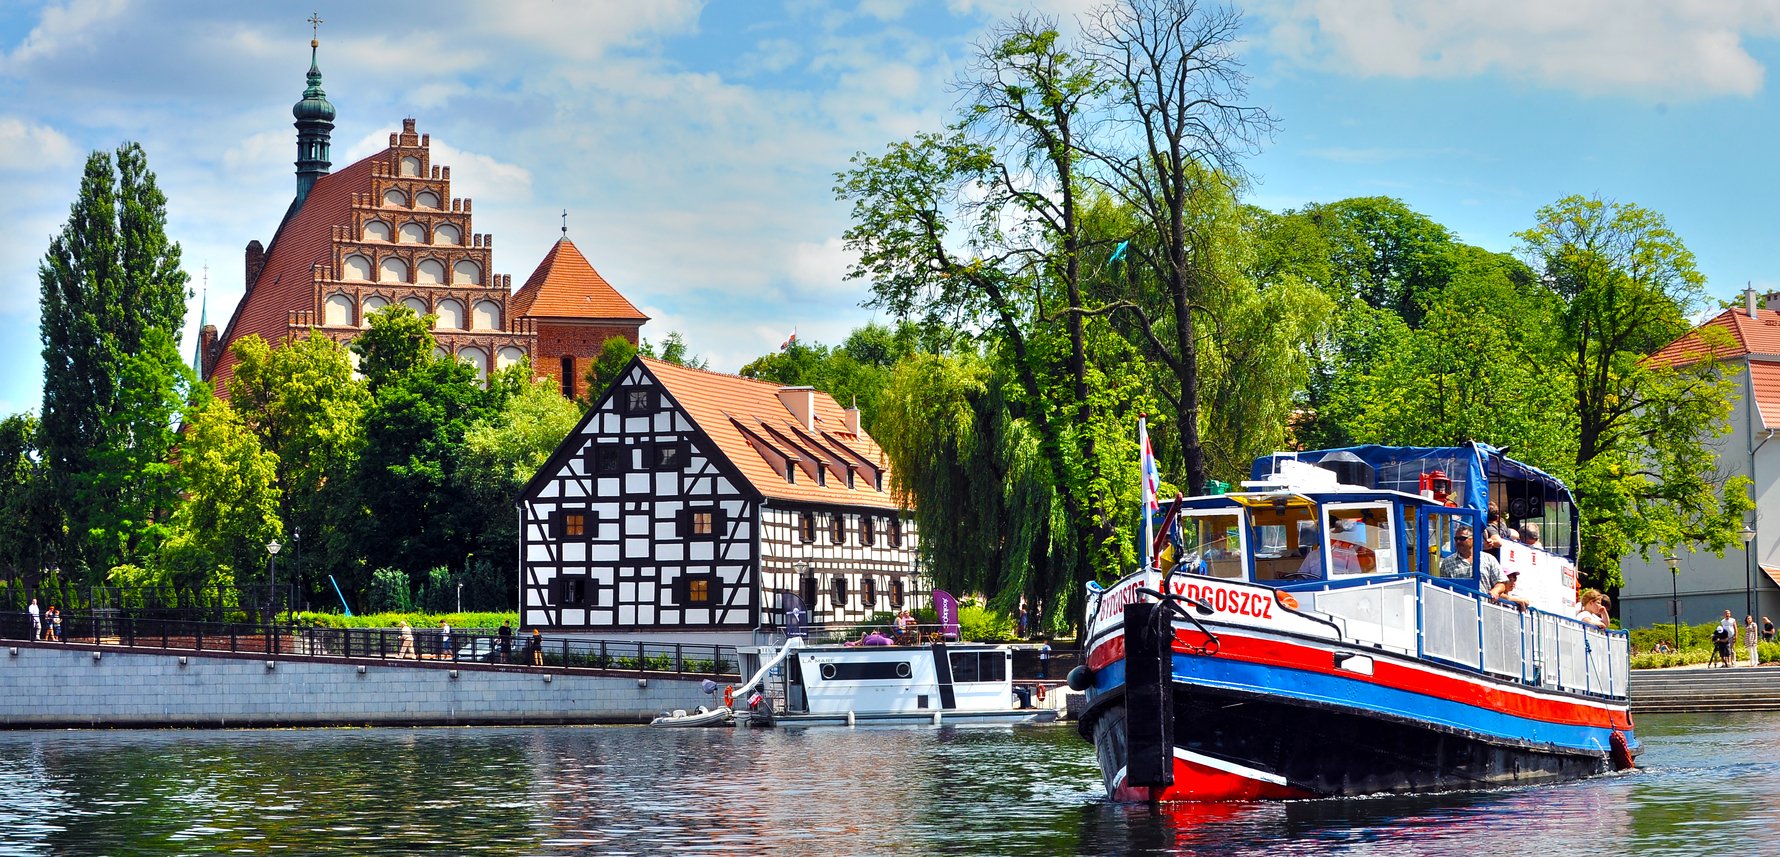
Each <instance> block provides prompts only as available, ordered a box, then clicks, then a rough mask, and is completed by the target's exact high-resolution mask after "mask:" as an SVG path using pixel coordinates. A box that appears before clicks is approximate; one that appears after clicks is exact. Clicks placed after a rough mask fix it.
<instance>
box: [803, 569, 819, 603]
mask: <svg viewBox="0 0 1780 857" xmlns="http://www.w3.org/2000/svg"><path fill="white" fill-rule="evenodd" d="M802 583H803V585H802V587H801V588H802V589H803V593H802V594H803V609H805V610H809V611H813V610H815V609H816V576H815V575H813V574H806V575H804V576H803V581H802Z"/></svg>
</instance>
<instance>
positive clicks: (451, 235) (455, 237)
mask: <svg viewBox="0 0 1780 857" xmlns="http://www.w3.org/2000/svg"><path fill="white" fill-rule="evenodd" d="M433 243H434V244H450V245H452V246H456V245H458V244H462V243H464V234H463V233H462V232H459V231H457V227H455V226H452V225H451V224H449V223H441V224H439V225H438V226H435V227H433Z"/></svg>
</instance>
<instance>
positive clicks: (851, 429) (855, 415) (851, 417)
mask: <svg viewBox="0 0 1780 857" xmlns="http://www.w3.org/2000/svg"><path fill="white" fill-rule="evenodd" d="M841 413H843V414H845V415H846V417H847V433H848V434H851V435H854V436H855V437H857V436H858V435H859V409H858V408H846V409H844V410H842V411H841Z"/></svg>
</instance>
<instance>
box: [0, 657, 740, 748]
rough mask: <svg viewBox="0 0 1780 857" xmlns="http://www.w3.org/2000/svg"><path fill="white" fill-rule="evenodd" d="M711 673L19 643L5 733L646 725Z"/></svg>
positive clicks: (692, 693) (7, 680)
mask: <svg viewBox="0 0 1780 857" xmlns="http://www.w3.org/2000/svg"><path fill="white" fill-rule="evenodd" d="M701 681H702V680H701V679H689V678H685V677H682V676H674V675H671V674H653V673H651V674H640V673H637V672H628V673H620V674H612V673H599V672H595V671H591V670H561V669H550V668H534V667H520V666H502V665H492V664H464V663H459V664H452V663H445V662H442V663H437V664H434V663H426V662H421V663H413V662H399V661H383V660H358V659H344V658H303V657H295V658H293V657H280V656H272V657H267V656H266V655H263V654H261V655H254V654H231V653H224V652H185V653H181V652H177V651H175V652H163V651H162V650H158V649H157V650H153V651H152V652H151V651H148V650H133V649H129V648H122V647H118V646H109V645H101V646H94V645H85V646H82V645H78V644H67V645H62V644H54V643H26V642H9V643H7V644H5V650H4V651H0V728H9V729H37V728H88V727H99V728H108V727H123V728H143V727H189V728H218V727H250V726H259V727H266V726H426V725H486V724H512V725H519V724H605V723H646V722H648V721H649V719H650V718H652V717H654V716H656V715H658V714H660V713H661V712H662V711H663V710H664V709H673V708H686V709H696V708H697V707H698V706H699V705H701V704H702V705H713V706H714V705H718V704H721V702H722V701H721V700H720V699H719V700H717V701H715V702H713V701H712V697H710V696H707V695H705V694H704V693H703V692H702V691H701V690H700V683H701Z"/></svg>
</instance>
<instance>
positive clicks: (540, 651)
mask: <svg viewBox="0 0 1780 857" xmlns="http://www.w3.org/2000/svg"><path fill="white" fill-rule="evenodd" d="M525 651H526V654H529V655H531V662H532V666H534V667H541V666H543V665H544V632H542V631H540V630H538V629H536V628H533V629H532V638H531V639H530V640H528V641H526V644H525Z"/></svg>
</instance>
